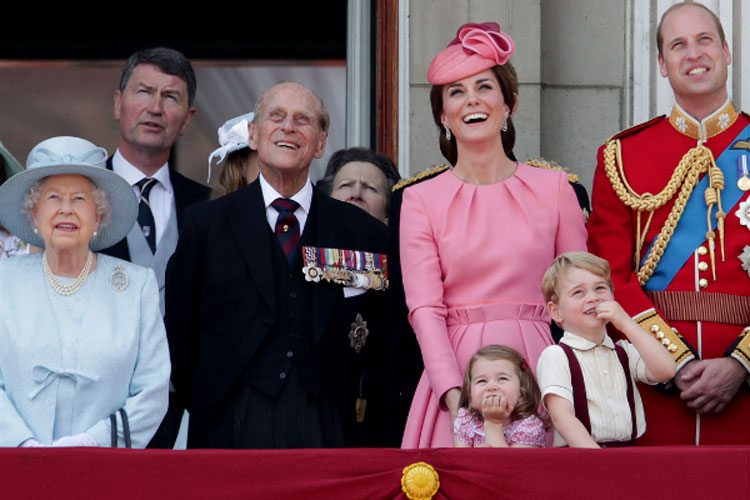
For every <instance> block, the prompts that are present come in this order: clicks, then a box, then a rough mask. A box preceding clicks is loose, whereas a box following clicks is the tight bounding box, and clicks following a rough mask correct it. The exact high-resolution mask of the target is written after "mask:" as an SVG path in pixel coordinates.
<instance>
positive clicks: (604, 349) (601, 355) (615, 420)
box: [536, 331, 656, 446]
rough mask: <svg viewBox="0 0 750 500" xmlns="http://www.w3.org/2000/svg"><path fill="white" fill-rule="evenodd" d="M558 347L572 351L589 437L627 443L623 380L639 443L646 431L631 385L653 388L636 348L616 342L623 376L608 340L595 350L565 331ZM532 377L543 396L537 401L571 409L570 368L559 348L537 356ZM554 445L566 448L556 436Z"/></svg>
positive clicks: (638, 397) (628, 425)
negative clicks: (558, 400) (548, 399)
mask: <svg viewBox="0 0 750 500" xmlns="http://www.w3.org/2000/svg"><path fill="white" fill-rule="evenodd" d="M560 343H561V344H567V345H569V346H570V347H572V348H573V352H574V353H575V356H576V359H578V363H579V364H580V365H581V372H583V383H584V385H585V386H586V399H587V400H588V408H589V420H590V422H591V437H592V438H593V439H594V441H596V442H605V441H627V440H629V439H630V438H631V433H632V429H633V426H632V424H631V420H630V405H629V404H628V398H627V381H626V380H625V375H627V376H629V377H631V378H632V379H633V390H634V393H635V394H634V396H635V398H634V399H635V413H636V423H637V425H638V430H637V433H636V435H637V436H638V437H640V436H641V435H642V434H643V433H644V432H645V431H646V416H645V414H644V412H643V402H642V401H641V395H640V393H639V392H638V387H637V386H636V384H635V381H639V382H643V383H645V384H649V385H654V384H656V382H654V381H652V380H649V379H648V377H647V376H646V364H645V363H644V362H643V359H641V355H640V354H639V353H638V350H637V349H636V348H635V346H633V344H631V343H630V342H628V341H627V340H618V341H617V344H618V345H620V346H622V347H623V348H624V349H625V353H626V354H627V356H628V365H629V366H628V367H629V372H630V373H627V374H623V372H622V365H620V361H619V359H618V358H617V353H616V352H615V343H614V342H613V341H612V338H611V337H610V336H609V335H606V334H605V337H604V342H602V343H601V344H595V343H594V342H591V341H590V340H587V339H585V338H583V337H581V336H579V335H575V334H573V333H570V332H567V331H566V332H565V334H564V335H563V337H562V339H560ZM536 375H537V379H538V380H539V388H540V389H541V391H542V401H544V397H545V396H546V395H547V394H555V395H557V396H560V397H562V398H565V399H567V400H568V401H570V403H571V404H573V384H572V382H571V376H570V366H569V365H568V358H567V356H566V355H565V352H564V351H563V350H562V347H560V346H558V345H551V346H548V347H546V348H545V349H544V351H542V354H541V356H539V361H538V363H537V372H536ZM545 406H546V405H545ZM554 445H555V446H565V445H566V443H565V440H564V439H563V437H562V436H561V435H560V434H559V433H558V432H557V431H555V442H554Z"/></svg>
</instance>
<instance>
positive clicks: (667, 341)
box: [661, 339, 671, 346]
mask: <svg viewBox="0 0 750 500" xmlns="http://www.w3.org/2000/svg"><path fill="white" fill-rule="evenodd" d="M661 343H662V344H664V345H665V346H668V345H669V344H671V342H670V341H669V339H661Z"/></svg>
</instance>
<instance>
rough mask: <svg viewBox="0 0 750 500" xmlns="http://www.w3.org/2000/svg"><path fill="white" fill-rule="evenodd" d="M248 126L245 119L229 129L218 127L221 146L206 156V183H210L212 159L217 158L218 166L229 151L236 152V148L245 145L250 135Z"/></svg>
mask: <svg viewBox="0 0 750 500" xmlns="http://www.w3.org/2000/svg"><path fill="white" fill-rule="evenodd" d="M248 124H249V122H248V120H247V119H242V120H240V121H238V122H237V123H235V124H234V125H232V127H231V128H229V129H225V128H224V127H219V130H218V136H219V144H221V146H220V147H219V148H217V149H215V150H214V151H213V152H212V153H211V154H210V155H209V156H208V179H207V180H206V182H210V181H211V164H212V162H213V159H214V158H217V157H218V158H219V161H217V162H216V164H217V165H218V164H219V163H221V162H223V161H224V159H225V158H226V156H227V154H229V152H230V150H236V149H237V146H239V145H245V144H247V142H248V140H249V139H248V137H249V135H250V132H249V130H248Z"/></svg>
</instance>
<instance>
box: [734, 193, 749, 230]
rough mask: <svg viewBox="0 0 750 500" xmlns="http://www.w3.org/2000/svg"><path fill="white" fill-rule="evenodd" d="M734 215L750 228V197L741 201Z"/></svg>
mask: <svg viewBox="0 0 750 500" xmlns="http://www.w3.org/2000/svg"><path fill="white" fill-rule="evenodd" d="M734 215H736V216H737V218H738V219H740V224H742V225H743V226H745V227H746V228H748V229H750V199H748V200H745V201H743V202H742V203H740V207H739V208H738V209H737V211H736V212H734Z"/></svg>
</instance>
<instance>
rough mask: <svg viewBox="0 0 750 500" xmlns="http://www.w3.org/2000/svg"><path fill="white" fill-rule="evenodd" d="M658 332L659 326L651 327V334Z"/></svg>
mask: <svg viewBox="0 0 750 500" xmlns="http://www.w3.org/2000/svg"><path fill="white" fill-rule="evenodd" d="M658 331H659V325H651V333H656V332H658Z"/></svg>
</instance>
